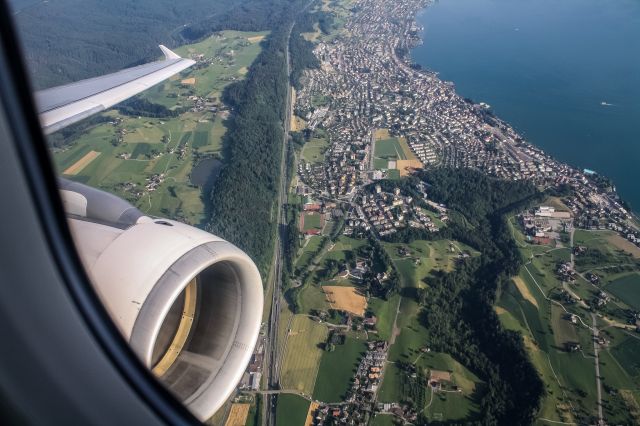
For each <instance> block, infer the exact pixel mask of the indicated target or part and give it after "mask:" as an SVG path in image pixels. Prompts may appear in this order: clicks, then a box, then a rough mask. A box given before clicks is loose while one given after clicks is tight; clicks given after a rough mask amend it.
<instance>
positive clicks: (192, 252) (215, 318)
mask: <svg viewBox="0 0 640 426" xmlns="http://www.w3.org/2000/svg"><path fill="white" fill-rule="evenodd" d="M60 187H61V194H62V198H63V202H64V204H65V208H66V211H67V215H68V222H69V225H70V228H71V232H72V235H73V238H74V240H75V242H76V245H77V248H78V252H79V254H80V257H81V259H82V262H83V264H84V266H85V268H86V270H87V273H88V275H89V276H90V278H91V280H92V282H93V284H94V286H95V289H96V292H97V293H98V295H99V296H100V298H101V299H102V301H103V302H104V304H105V306H106V307H107V310H108V311H109V312H110V313H111V315H112V317H113V319H114V321H115V323H116V324H117V326H118V327H119V328H120V330H121V331H122V333H123V335H124V336H125V338H126V339H127V340H128V341H129V343H130V345H131V347H132V348H133V350H134V351H135V353H136V354H137V355H138V356H139V357H140V359H141V360H142V361H143V362H144V363H145V365H147V366H148V367H149V368H150V369H151V370H152V371H153V373H154V374H155V375H156V377H157V378H158V379H159V380H160V381H161V382H162V383H163V384H164V385H165V386H166V387H167V388H168V389H169V390H170V391H171V392H172V393H173V394H174V395H176V397H177V398H179V399H180V400H181V401H183V402H184V403H185V404H186V405H187V406H188V408H189V409H190V410H191V411H192V412H193V413H194V414H195V415H196V417H198V418H199V419H201V420H206V419H207V418H209V417H210V416H211V415H213V414H214V413H215V412H216V411H217V410H218V408H220V407H221V406H222V404H223V403H224V402H225V401H226V400H227V398H228V397H229V395H230V394H231V392H233V390H234V389H235V387H236V385H237V383H238V382H239V381H240V379H241V378H242V374H243V373H244V371H245V369H246V366H247V364H248V363H249V361H250V358H251V355H252V352H253V349H254V346H255V344H256V341H257V339H258V334H259V331H260V324H261V321H262V307H263V293H262V281H261V279H260V274H259V273H258V270H257V268H256V266H255V265H254V263H253V262H252V261H251V259H250V258H249V257H248V256H247V255H246V254H245V253H243V252H242V251H241V250H240V249H238V248H237V247H235V246H234V245H232V244H231V243H228V242H226V241H224V240H222V239H221V238H218V237H216V236H214V235H212V234H209V233H207V232H205V231H202V230H200V229H197V228H194V227H191V226H188V225H185V224H182V223H179V222H175V221H171V220H165V219H154V218H151V217H148V216H145V215H143V214H142V213H141V212H140V211H139V210H137V209H136V208H134V207H133V206H131V205H130V204H128V203H127V202H125V201H123V200H122V199H120V198H118V197H116V196H114V195H112V194H108V193H106V192H103V191H99V190H96V189H94V188H90V187H88V186H85V185H81V184H77V183H73V182H69V181H64V180H63V181H61V184H60Z"/></svg>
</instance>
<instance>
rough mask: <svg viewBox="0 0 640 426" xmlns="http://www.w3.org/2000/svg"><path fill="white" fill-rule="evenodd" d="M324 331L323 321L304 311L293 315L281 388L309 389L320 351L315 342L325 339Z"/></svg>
mask: <svg viewBox="0 0 640 426" xmlns="http://www.w3.org/2000/svg"><path fill="white" fill-rule="evenodd" d="M327 334H328V330H327V326H326V325H324V324H319V323H318V322H316V321H313V320H311V319H310V318H308V317H307V316H304V315H295V316H294V317H293V321H292V322H291V330H290V331H289V335H288V336H287V342H286V349H285V354H284V357H283V361H282V368H281V376H280V383H281V385H282V388H283V389H295V390H298V391H300V392H302V393H304V394H305V395H311V394H312V393H313V388H314V386H315V382H316V375H317V373H318V365H319V364H320V359H321V357H322V353H323V351H322V349H320V348H319V347H318V344H320V343H324V342H325V341H326V339H327ZM305 415H306V411H305ZM303 421H304V419H303Z"/></svg>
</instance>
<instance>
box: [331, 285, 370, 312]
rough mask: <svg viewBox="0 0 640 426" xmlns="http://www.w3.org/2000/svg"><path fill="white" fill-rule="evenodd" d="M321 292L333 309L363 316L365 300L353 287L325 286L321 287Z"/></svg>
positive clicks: (365, 305) (365, 307)
mask: <svg viewBox="0 0 640 426" xmlns="http://www.w3.org/2000/svg"><path fill="white" fill-rule="evenodd" d="M322 291H324V294H325V295H326V296H327V301H328V302H329V305H331V307H332V308H333V309H338V310H340V311H345V312H349V313H352V314H354V315H358V316H364V312H365V310H366V309H367V299H366V298H365V297H364V296H363V295H362V294H361V293H360V291H358V289H356V288H355V287H343V286H330V285H325V286H322Z"/></svg>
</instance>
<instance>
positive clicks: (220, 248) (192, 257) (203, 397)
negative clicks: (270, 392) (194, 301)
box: [130, 241, 263, 420]
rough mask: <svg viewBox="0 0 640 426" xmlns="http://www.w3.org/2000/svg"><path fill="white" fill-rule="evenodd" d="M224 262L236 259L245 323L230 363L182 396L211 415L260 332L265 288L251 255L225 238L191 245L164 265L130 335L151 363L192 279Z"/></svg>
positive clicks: (194, 409) (230, 352) (200, 411)
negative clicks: (172, 312)
mask: <svg viewBox="0 0 640 426" xmlns="http://www.w3.org/2000/svg"><path fill="white" fill-rule="evenodd" d="M223 262H226V263H229V264H230V265H231V267H232V268H233V269H234V270H235V273H236V275H237V278H238V285H239V286H240V291H241V294H242V298H241V299H242V301H241V303H240V305H239V320H238V321H239V322H240V323H241V324H242V327H240V328H236V329H235V331H234V336H233V339H234V340H233V342H232V345H231V346H230V348H229V350H228V352H227V353H226V355H225V358H224V361H223V366H224V367H226V369H225V370H224V371H223V370H222V369H220V370H218V371H217V372H215V373H214V372H212V374H211V376H210V377H209V379H208V380H207V382H206V383H205V384H203V386H202V387H201V388H200V389H199V390H198V391H197V392H196V393H194V394H193V395H191V396H189V397H188V398H187V399H186V400H184V401H183V403H185V404H187V405H188V406H189V408H190V410H191V411H192V412H193V413H194V414H195V415H196V417H198V418H200V419H201V420H204V419H206V418H208V417H209V416H210V415H212V414H213V412H215V410H217V409H218V408H219V407H220V406H221V405H222V404H223V403H224V401H225V400H226V398H227V397H228V395H229V394H230V393H231V392H232V391H233V389H234V388H235V385H236V383H237V382H238V381H239V380H240V378H241V376H242V374H243V372H244V368H245V367H246V365H247V364H248V362H249V360H250V357H251V354H252V352H253V348H254V345H255V343H256V341H257V338H258V334H259V330H260V323H261V318H262V301H263V293H262V282H261V279H260V274H259V273H258V271H257V269H256V268H255V266H254V265H253V262H252V261H251V259H250V258H249V257H248V256H247V255H246V254H244V253H243V252H242V251H241V250H240V249H238V248H237V247H235V246H234V245H232V244H231V243H228V242H226V241H214V242H208V243H204V244H202V245H200V246H196V247H194V248H193V249H191V250H189V251H188V252H186V253H185V254H183V255H182V256H181V257H180V258H178V260H176V261H175V262H174V263H173V264H172V265H171V267H170V268H169V269H168V270H167V271H165V273H164V274H163V275H162V276H161V277H160V278H159V279H158V281H157V283H156V284H155V285H154V287H153V289H152V290H151V291H150V292H149V294H148V297H147V298H146V300H145V302H144V303H143V304H142V306H140V308H139V313H138V315H137V317H136V320H135V323H134V325H133V329H132V332H131V336H130V344H131V347H132V349H133V350H134V352H135V353H136V354H137V355H138V357H139V358H140V359H141V360H142V361H143V362H144V364H145V365H147V367H149V368H152V367H153V366H152V365H151V363H152V356H153V348H154V345H155V342H156V340H157V338H158V335H159V333H160V329H161V327H162V324H163V322H164V320H165V318H166V317H167V315H168V313H169V310H170V309H171V306H172V305H173V304H174V302H175V301H176V300H177V299H178V297H179V296H180V294H181V293H182V291H183V290H184V289H185V287H186V286H187V285H188V284H189V282H191V280H193V279H194V278H195V277H196V276H198V275H199V274H200V273H202V272H203V271H204V270H206V269H207V268H209V267H212V266H215V265H216V264H219V263H223Z"/></svg>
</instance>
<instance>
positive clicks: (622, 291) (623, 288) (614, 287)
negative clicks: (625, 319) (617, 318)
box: [605, 272, 640, 310]
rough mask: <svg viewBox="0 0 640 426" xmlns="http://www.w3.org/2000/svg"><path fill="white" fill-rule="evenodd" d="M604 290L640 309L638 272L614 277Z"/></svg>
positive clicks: (639, 279) (639, 275)
mask: <svg viewBox="0 0 640 426" xmlns="http://www.w3.org/2000/svg"><path fill="white" fill-rule="evenodd" d="M605 288H606V290H607V291H608V292H610V293H612V294H613V295H614V296H616V297H617V298H618V299H620V300H622V301H623V302H624V303H626V304H627V305H629V306H630V307H632V308H633V309H636V310H640V274H639V273H637V272H636V273H633V274H629V275H624V276H622V277H620V278H616V279H615V280H613V281H612V282H611V283H610V284H608V285H607V286H606V287H605Z"/></svg>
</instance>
